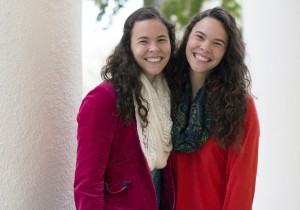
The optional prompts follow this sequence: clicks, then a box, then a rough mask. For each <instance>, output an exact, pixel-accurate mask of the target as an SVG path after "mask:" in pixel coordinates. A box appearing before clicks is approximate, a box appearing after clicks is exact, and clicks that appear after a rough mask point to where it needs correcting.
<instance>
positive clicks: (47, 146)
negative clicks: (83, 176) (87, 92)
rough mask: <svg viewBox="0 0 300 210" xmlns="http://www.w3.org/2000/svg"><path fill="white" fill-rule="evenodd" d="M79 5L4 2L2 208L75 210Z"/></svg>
mask: <svg viewBox="0 0 300 210" xmlns="http://www.w3.org/2000/svg"><path fill="white" fill-rule="evenodd" d="M81 4H82V2H81V1H80V0H79V1H74V0H61V1H46V0H41V1H35V0H26V1H19V0H9V1H5V0H0V20H1V22H0V46H1V47H0V100H1V101H0V104H1V109H0V124H1V126H0V157H1V158H0V170H1V173H0V183H1V187H0V209H5V210H48V209H49V210H68V209H74V201H73V191H72V190H73V189H72V185H73V176H74V163H75V153H76V121H75V120H76V113H77V110H78V106H79V102H80V100H81V96H82V88H81V85H82V84H81V6H82V5H81Z"/></svg>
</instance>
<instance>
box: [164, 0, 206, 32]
mask: <svg viewBox="0 0 300 210" xmlns="http://www.w3.org/2000/svg"><path fill="white" fill-rule="evenodd" d="M202 4H203V0H184V1H178V0H164V1H163V2H162V4H161V5H160V10H161V12H162V13H163V14H164V15H165V16H166V17H167V18H168V19H169V20H171V21H172V22H174V23H176V25H177V27H178V28H182V27H184V26H185V25H186V24H187V23H188V21H189V19H190V18H191V17H192V16H193V15H195V14H196V13H198V12H199V11H200V10H201V7H202Z"/></svg>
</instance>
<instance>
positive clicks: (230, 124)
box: [173, 7, 251, 148]
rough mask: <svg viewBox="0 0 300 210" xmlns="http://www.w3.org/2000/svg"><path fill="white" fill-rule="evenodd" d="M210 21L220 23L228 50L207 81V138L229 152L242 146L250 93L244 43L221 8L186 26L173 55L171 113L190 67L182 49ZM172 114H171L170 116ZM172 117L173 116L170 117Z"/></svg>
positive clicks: (206, 12)
mask: <svg viewBox="0 0 300 210" xmlns="http://www.w3.org/2000/svg"><path fill="white" fill-rule="evenodd" d="M205 17H211V18H214V19H216V20H218V21H219V22H221V23H222V25H223V27H224V29H225V31H226V32H227V35H228V46H227V49H226V52H225V54H224V56H223V58H222V60H221V62H220V63H219V64H218V66H216V67H215V68H214V70H213V71H212V72H211V73H210V75H209V76H208V77H207V78H206V81H205V83H206V85H207V99H206V105H207V106H208V107H209V110H210V111H211V114H212V116H211V117H212V121H211V131H210V135H211V136H213V137H214V138H215V140H216V141H217V143H218V145H219V146H220V147H223V148H228V147H229V146H230V145H232V144H234V145H235V146H237V147H240V146H241V145H242V136H243V125H244V119H245V115H246V112H247V97H248V94H249V93H250V89H251V77H250V73H249V70H248V67H247V66H246V64H245V61H244V59H245V43H244V41H243V38H242V35H241V32H240V30H239V28H238V27H237V24H236V21H235V18H234V17H233V16H232V15H231V14H230V12H228V11H227V10H225V9H223V8H221V7H215V8H213V9H209V10H206V11H204V12H201V13H199V14H197V15H195V16H194V17H193V18H192V19H191V21H190V23H189V24H188V25H187V27H186V29H185V32H184V35H183V38H182V41H181V43H180V45H179V47H178V50H177V52H176V64H175V73H174V75H175V77H176V78H177V79H178V80H177V89H176V90H173V91H175V93H174V95H175V96H177V97H174V98H173V109H176V104H177V103H178V101H179V99H180V95H181V94H182V88H183V85H184V84H185V83H186V82H188V80H189V73H188V71H189V69H190V66H189V63H188V61H187V58H186V54H185V48H186V45H187V42H188V39H189V35H190V33H191V31H192V29H193V28H194V26H195V25H196V24H197V23H198V22H199V21H200V20H201V19H203V18H205ZM173 113H174V112H173ZM173 117H174V116H173Z"/></svg>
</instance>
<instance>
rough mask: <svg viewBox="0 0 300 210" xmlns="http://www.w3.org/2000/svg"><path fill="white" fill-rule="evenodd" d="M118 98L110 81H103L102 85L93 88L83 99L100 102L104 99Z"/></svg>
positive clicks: (84, 100) (112, 99)
mask: <svg viewBox="0 0 300 210" xmlns="http://www.w3.org/2000/svg"><path fill="white" fill-rule="evenodd" d="M114 100H116V95H115V91H114V88H113V85H112V84H111V83H110V82H106V81H105V82H102V83H101V84H100V85H98V86H96V87H95V88H94V89H92V90H91V91H90V92H89V93H88V94H87V95H86V96H85V97H84V99H83V101H82V102H83V103H84V102H94V103H100V102H103V101H110V102H112V101H114Z"/></svg>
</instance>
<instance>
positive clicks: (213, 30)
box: [192, 17, 228, 41]
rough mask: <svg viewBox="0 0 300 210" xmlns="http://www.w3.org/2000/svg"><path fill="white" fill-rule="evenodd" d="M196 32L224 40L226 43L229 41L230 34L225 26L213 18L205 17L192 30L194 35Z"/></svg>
mask: <svg viewBox="0 0 300 210" xmlns="http://www.w3.org/2000/svg"><path fill="white" fill-rule="evenodd" d="M195 32H201V33H204V34H205V35H207V36H211V37H213V38H219V39H224V40H225V41H226V40H227V39H228V34H227V32H226V30H225V28H224V26H223V24H222V23H221V22H220V21H219V20H217V19H215V18H212V17H205V18H203V19H201V20H200V21H198V22H197V23H196V24H195V26H194V28H193V29H192V33H195Z"/></svg>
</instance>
